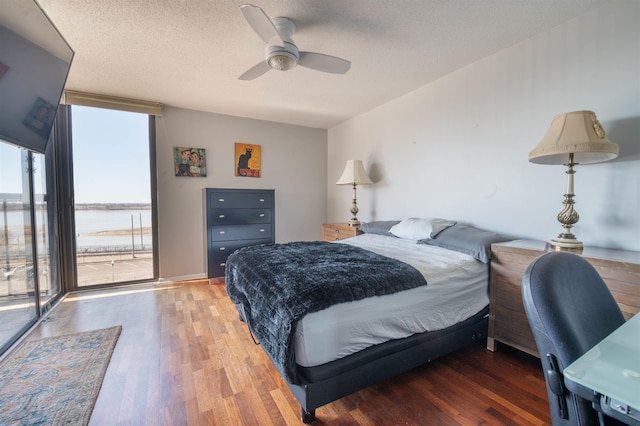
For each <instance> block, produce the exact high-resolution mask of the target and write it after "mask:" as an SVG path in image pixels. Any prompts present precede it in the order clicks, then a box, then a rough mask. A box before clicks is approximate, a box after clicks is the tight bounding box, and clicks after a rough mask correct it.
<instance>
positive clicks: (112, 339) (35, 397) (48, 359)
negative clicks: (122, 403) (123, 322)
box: [0, 326, 122, 425]
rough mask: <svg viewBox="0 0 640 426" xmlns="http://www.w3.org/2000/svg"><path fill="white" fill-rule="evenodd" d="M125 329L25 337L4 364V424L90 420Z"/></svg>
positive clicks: (0, 401)
mask: <svg viewBox="0 0 640 426" xmlns="http://www.w3.org/2000/svg"><path fill="white" fill-rule="evenodd" d="M121 330H122V327H121V326H117V327H111V328H105V329H102V330H94V331H85V332H82V333H75V334H69V335H65V336H57V337H48V338H44V339H39V340H32V341H27V342H25V343H24V345H22V346H21V347H20V348H18V350H17V351H16V352H15V353H13V354H11V355H10V356H9V357H8V358H7V359H6V360H5V362H4V363H3V364H2V365H0V424H1V425H86V424H87V423H89V418H90V417H91V412H92V411H93V406H94V404H95V402H96V399H97V397H98V392H100V386H101V385H102V380H103V379H104V375H105V373H106V371H107V367H108V365H109V361H110V360H111V354H112V353H113V349H114V348H115V345H116V341H117V340H118V337H119V336H120V331H121Z"/></svg>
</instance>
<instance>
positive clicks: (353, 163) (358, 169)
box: [336, 160, 373, 226]
mask: <svg viewBox="0 0 640 426" xmlns="http://www.w3.org/2000/svg"><path fill="white" fill-rule="evenodd" d="M372 183H373V182H372V181H371V179H369V176H367V172H365V171H364V166H363V165H362V160H347V165H346V166H345V168H344V171H343V172H342V176H340V179H338V181H337V182H336V185H353V203H352V205H351V214H352V216H353V217H352V218H351V220H350V221H349V222H348V224H349V226H359V225H360V221H359V220H358V217H357V215H358V203H357V201H356V186H358V185H370V184H372Z"/></svg>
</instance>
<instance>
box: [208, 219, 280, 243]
mask: <svg viewBox="0 0 640 426" xmlns="http://www.w3.org/2000/svg"><path fill="white" fill-rule="evenodd" d="M272 229H273V228H272V226H271V224H270V223H266V224H261V223H257V224H248V225H219V226H212V227H210V228H209V230H210V233H211V234H210V235H211V237H210V238H211V241H229V240H256V239H265V238H266V239H271V235H272V234H273V231H272Z"/></svg>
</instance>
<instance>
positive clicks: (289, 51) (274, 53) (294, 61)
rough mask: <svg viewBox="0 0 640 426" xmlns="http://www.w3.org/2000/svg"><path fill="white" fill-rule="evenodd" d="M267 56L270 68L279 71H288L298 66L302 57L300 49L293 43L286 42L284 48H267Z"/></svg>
mask: <svg viewBox="0 0 640 426" xmlns="http://www.w3.org/2000/svg"><path fill="white" fill-rule="evenodd" d="M265 56H266V57H267V63H268V64H269V66H270V67H271V68H273V69H275V70H278V71H287V70H290V69H292V68H295V66H296V65H298V59H300V55H299V53H298V48H297V47H296V46H295V45H294V44H291V43H288V42H285V43H284V47H282V46H267V47H265Z"/></svg>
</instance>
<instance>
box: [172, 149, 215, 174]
mask: <svg viewBox="0 0 640 426" xmlns="http://www.w3.org/2000/svg"><path fill="white" fill-rule="evenodd" d="M173 161H174V166H175V169H176V176H191V177H206V176H207V156H206V153H205V149H204V148H187V147H179V146H178V147H174V148H173Z"/></svg>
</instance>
